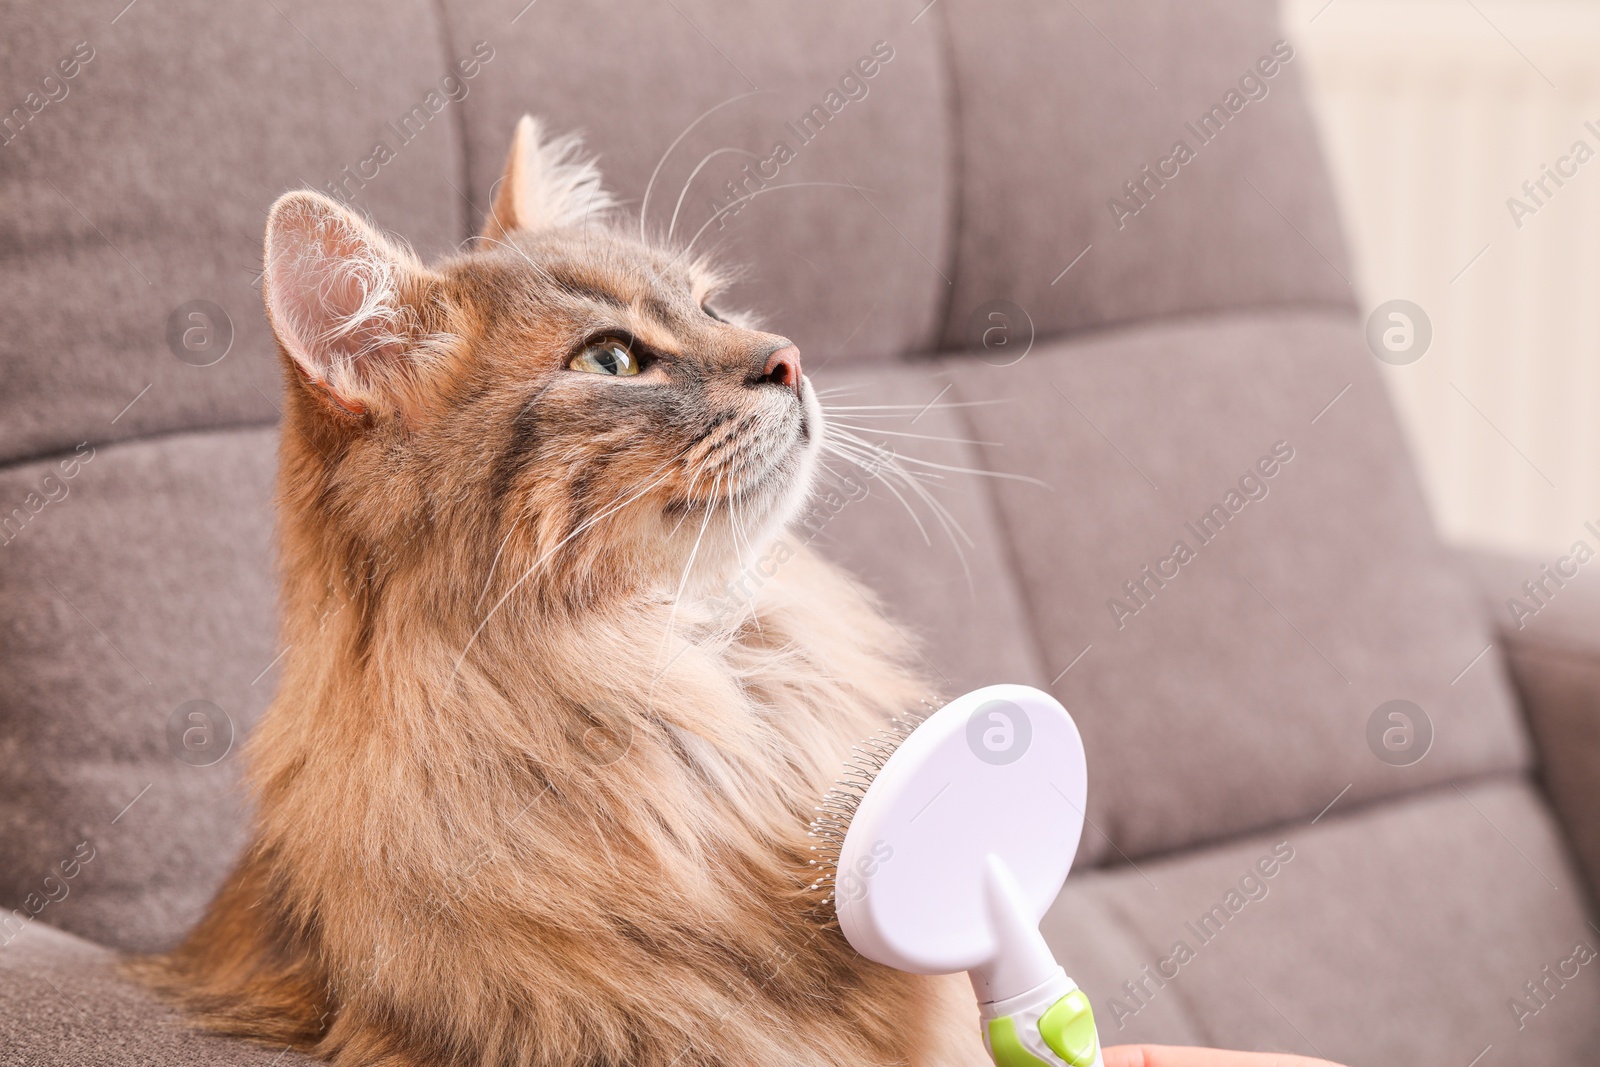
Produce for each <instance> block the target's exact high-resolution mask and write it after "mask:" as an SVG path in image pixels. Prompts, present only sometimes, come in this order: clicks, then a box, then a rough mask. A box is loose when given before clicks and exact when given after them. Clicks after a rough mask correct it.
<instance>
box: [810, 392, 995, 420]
mask: <svg viewBox="0 0 1600 1067" xmlns="http://www.w3.org/2000/svg"><path fill="white" fill-rule="evenodd" d="M817 395H818V396H819V397H821V396H823V395H824V394H822V393H818V394H817ZM1007 403H1010V401H1008V400H951V401H948V402H946V403H942V404H941V403H931V404H824V405H822V410H823V411H824V412H831V411H943V410H945V409H947V408H988V407H994V406H995V405H997V404H1007ZM883 417H884V418H892V417H895V416H883Z"/></svg>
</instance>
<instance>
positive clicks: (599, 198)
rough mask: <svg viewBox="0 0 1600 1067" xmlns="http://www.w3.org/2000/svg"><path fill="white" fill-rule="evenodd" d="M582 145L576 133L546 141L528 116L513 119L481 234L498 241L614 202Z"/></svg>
mask: <svg viewBox="0 0 1600 1067" xmlns="http://www.w3.org/2000/svg"><path fill="white" fill-rule="evenodd" d="M582 148H583V143H582V141H580V140H579V138H578V137H577V135H576V134H570V133H569V134H567V135H565V136H563V137H557V138H554V139H553V140H548V141H547V140H544V139H543V131H542V130H541V129H540V127H539V122H538V120H536V119H535V118H534V117H533V116H532V115H524V116H522V118H520V119H518V120H517V128H516V131H515V132H514V133H513V134H512V135H511V153H510V155H508V156H507V157H506V171H505V174H504V175H503V176H501V178H500V183H499V184H498V185H497V186H496V187H495V192H494V203H493V205H492V206H491V207H490V209H489V217H488V218H487V219H485V220H484V224H483V236H484V237H486V238H489V239H490V240H499V239H501V238H503V237H505V235H506V234H508V233H510V232H511V231H513V230H542V229H546V228H548V227H552V226H570V225H573V224H575V223H581V222H584V221H585V220H587V219H589V218H591V217H593V216H597V215H600V214H603V213H604V212H607V211H610V210H611V209H612V208H614V207H616V206H617V202H616V201H615V200H613V199H612V198H611V194H610V193H607V192H606V191H605V189H603V188H601V185H600V171H599V170H598V169H596V167H595V165H594V161H593V160H592V159H585V158H583V156H582Z"/></svg>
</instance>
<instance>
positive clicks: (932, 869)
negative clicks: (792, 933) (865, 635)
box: [834, 685, 1087, 992]
mask: <svg viewBox="0 0 1600 1067" xmlns="http://www.w3.org/2000/svg"><path fill="white" fill-rule="evenodd" d="M1086 794H1087V774H1086V769H1085V763H1084V753H1083V741H1082V739H1081V738H1080V737H1079V736H1078V728H1077V727H1076V726H1075V725H1074V724H1073V722H1072V718H1071V716H1069V715H1068V714H1067V711H1066V709H1065V708H1063V707H1062V706H1061V705H1060V704H1059V703H1057V702H1056V700H1055V699H1054V698H1053V697H1051V696H1050V695H1049V694H1047V693H1043V692H1041V691H1039V690H1037V689H1033V688H1031V687H1029V686H1021V685H995V686H989V687H987V688H984V689H979V690H976V691H974V692H971V693H968V694H966V695H965V696H963V697H960V698H958V699H956V700H953V701H951V702H950V703H949V704H947V705H945V706H944V707H943V708H941V709H940V710H939V711H937V712H935V713H934V714H933V715H931V716H930V717H929V718H928V719H926V720H925V721H923V722H922V723H921V724H920V725H918V726H917V727H916V728H915V729H914V730H912V731H911V732H910V734H909V736H907V737H906V738H905V740H904V741H903V742H902V743H901V744H900V745H899V747H898V748H897V749H895V750H894V752H893V754H892V755H890V756H889V757H888V759H887V762H885V763H884V764H883V766H882V768H881V770H879V771H878V773H877V775H876V777H875V778H874V779H873V780H872V782H871V784H870V785H869V786H867V788H866V791H865V793H864V794H863V795H861V796H860V799H859V802H858V803H857V804H856V806H855V811H854V813H853V815H852V816H851V817H850V820H849V825H848V829H847V830H846V831H845V834H844V841H843V843H842V845H841V846H840V849H839V857H838V868H837V871H836V872H835V875H834V907H835V910H836V912H837V914H838V917H839V926H840V929H841V930H842V931H843V932H844V935H845V937H846V938H847V939H848V940H849V941H850V944H851V945H852V946H853V947H854V948H855V949H856V951H858V952H860V953H861V954H862V955H863V956H866V957H867V958H869V959H872V960H875V961H877V962H878V963H882V964H885V965H887V966H890V967H894V968H897V969H899V970H902V971H911V972H913V973H917V974H948V973H953V972H956V971H973V972H974V976H975V979H976V978H977V976H978V975H979V974H993V973H995V971H994V968H995V967H997V966H1000V964H999V963H997V961H999V960H1000V959H1001V957H1003V956H1006V957H1010V958H1012V959H1014V958H1015V957H1016V955H1017V946H1016V945H1015V944H1014V943H1012V941H1011V938H1010V935H1009V934H1008V931H1007V930H1006V928H1005V927H1006V923H1005V922H1004V921H1000V919H999V918H998V917H997V915H996V905H997V890H996V888H995V885H996V881H995V880H996V874H995V872H996V870H997V869H1001V868H1003V871H1004V872H1005V873H1004V874H1002V875H1001V877H1002V878H1003V879H1004V880H1005V883H1006V888H1005V890H1004V895H1005V896H1006V898H1007V899H1008V900H1009V901H1010V904H1009V905H1008V906H1011V907H1013V908H1014V909H1016V908H1020V909H1021V910H1022V911H1023V912H1024V914H1023V915H1020V916H1017V918H1019V919H1022V920H1024V925H1026V926H1027V927H1029V928H1030V929H1031V930H1032V931H1033V933H1032V937H1033V938H1034V939H1036V940H1037V925H1038V921H1039V920H1040V919H1041V918H1043V917H1044V913H1045V911H1046V910H1048V909H1049V907H1050V905H1051V903H1052V902H1053V901H1054V900H1055V898H1056V894H1057V893H1059V892H1060V890H1061V885H1062V883H1063V882H1064V881H1065V880H1066V877H1067V872H1068V871H1069V870H1070V869H1071V867H1072V859H1073V856H1074V854H1075V853H1076V852H1077V848H1078V838H1079V837H1080V836H1081V834H1082V832H1083V819H1084V816H1083V812H1084V799H1085V796H1086ZM1038 949H1039V950H1040V951H1042V952H1043V953H1044V956H1043V959H1044V960H1049V956H1048V950H1045V949H1043V942H1042V941H1038ZM1042 965H1043V964H1042V963H1041V966H1042ZM1050 965H1051V966H1052V967H1053V961H1050ZM1006 966H1013V967H1014V966H1015V965H1014V964H1011V963H1007V964H1006ZM1019 991H1020V990H1019ZM980 992H981V987H980Z"/></svg>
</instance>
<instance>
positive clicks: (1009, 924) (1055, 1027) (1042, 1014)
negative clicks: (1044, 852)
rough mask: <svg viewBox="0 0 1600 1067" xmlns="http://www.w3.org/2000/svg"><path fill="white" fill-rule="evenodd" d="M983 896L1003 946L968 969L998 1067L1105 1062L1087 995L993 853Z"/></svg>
mask: <svg viewBox="0 0 1600 1067" xmlns="http://www.w3.org/2000/svg"><path fill="white" fill-rule="evenodd" d="M984 899H985V901H986V904H987V911H988V919H989V929H990V931H991V932H992V933H993V934H994V938H995V942H996V944H997V946H998V951H997V952H996V953H995V956H994V958H992V959H990V960H989V961H988V962H986V963H984V964H983V965H981V966H979V967H974V968H973V969H972V970H971V971H969V972H968V974H969V976H970V977H971V979H972V988H973V989H974V990H975V991H976V992H977V994H978V1011H979V1015H980V1018H981V1019H982V1021H983V1043H984V1045H985V1046H986V1047H987V1048H988V1050H989V1056H990V1058H992V1059H993V1060H994V1062H995V1064H996V1067H1101V1062H1100V1035H1099V1034H1098V1033H1097V1032H1096V1030H1095V1025H1094V1012H1093V1011H1091V1010H1090V1008H1089V998H1088V997H1087V996H1085V995H1084V993H1083V991H1082V990H1081V989H1079V988H1078V986H1077V983H1075V982H1074V981H1073V980H1072V979H1070V978H1068V977H1067V973H1066V972H1065V971H1063V970H1062V969H1061V967H1060V966H1059V965H1058V964H1057V963H1056V960H1055V956H1053V955H1052V954H1051V952H1050V946H1049V945H1047V944H1046V943H1045V940H1044V936H1043V935H1042V934H1040V933H1039V923H1038V920H1037V919H1035V918H1034V917H1033V914H1032V912H1031V911H1030V910H1029V907H1028V901H1027V898H1026V897H1025V896H1024V894H1023V892H1022V889H1021V887H1020V886H1018V884H1017V881H1016V878H1015V877H1013V876H1012V873H1011V870H1010V868H1008V867H1007V866H1006V864H1005V861H1003V860H1002V859H1001V858H1000V857H999V856H996V855H994V854H993V853H991V854H990V855H989V856H988V857H986V859H985V863H984Z"/></svg>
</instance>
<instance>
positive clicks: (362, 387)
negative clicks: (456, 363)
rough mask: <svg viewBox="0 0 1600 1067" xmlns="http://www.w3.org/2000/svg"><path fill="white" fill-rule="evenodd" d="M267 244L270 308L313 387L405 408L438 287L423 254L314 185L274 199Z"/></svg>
mask: <svg viewBox="0 0 1600 1067" xmlns="http://www.w3.org/2000/svg"><path fill="white" fill-rule="evenodd" d="M266 244H267V248H266V270H265V273H264V274H263V275H262V290H263V293H264V294H265V297H266V304H267V316H268V318H269V319H270V320H271V322H272V328H273V332H274V333H276V334H277V337H278V340H279V342H280V343H281V344H282V345H283V347H284V349H285V350H286V351H287V352H288V353H289V356H290V358H291V359H293V360H294V362H295V365H296V366H297V367H298V368H299V370H300V371H301V374H302V375H303V377H304V379H305V380H306V381H307V382H308V383H309V385H310V386H311V387H312V388H314V389H316V390H318V391H320V393H321V394H322V395H323V396H324V397H325V398H326V399H328V400H330V401H332V402H333V403H334V404H336V405H338V406H339V407H340V408H342V409H344V410H346V411H350V412H364V411H368V410H374V409H377V410H396V409H398V408H400V407H403V406H404V397H405V394H406V393H407V392H408V391H409V390H408V389H407V386H408V385H409V384H411V380H412V378H413V372H414V371H415V370H416V367H415V366H414V365H413V364H414V362H415V359H416V355H417V353H416V349H417V348H418V345H419V343H420V342H421V341H422V340H423V339H424V333H423V330H422V326H421V321H420V319H421V316H420V315H419V314H418V309H419V304H420V302H421V301H423V300H424V299H426V296H425V294H426V292H427V290H428V288H429V285H430V276H429V274H428V272H427V271H426V269H425V268H424V267H423V266H422V264H421V263H420V262H418V261H417V258H416V256H415V255H414V254H412V252H411V251H410V249H408V248H406V247H404V246H403V245H400V244H397V243H396V242H393V241H391V240H389V239H388V238H387V237H385V236H384V235H383V234H381V233H379V232H378V231H377V230H376V229H374V228H373V227H372V226H371V225H369V224H368V223H367V222H366V221H365V220H364V219H362V218H361V217H360V216H358V215H356V214H355V213H353V212H351V211H350V210H349V209H348V208H346V207H344V206H343V205H341V204H338V203H335V202H334V201H332V200H330V199H328V198H327V197H325V196H323V195H322V194H320V193H313V192H305V191H302V192H294V193H286V194H284V195H283V196H281V197H279V198H278V201H277V203H275V204H273V205H272V211H271V213H270V214H269V216H268V218H267V242H266Z"/></svg>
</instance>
